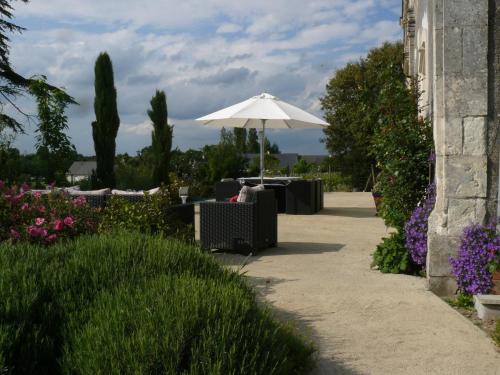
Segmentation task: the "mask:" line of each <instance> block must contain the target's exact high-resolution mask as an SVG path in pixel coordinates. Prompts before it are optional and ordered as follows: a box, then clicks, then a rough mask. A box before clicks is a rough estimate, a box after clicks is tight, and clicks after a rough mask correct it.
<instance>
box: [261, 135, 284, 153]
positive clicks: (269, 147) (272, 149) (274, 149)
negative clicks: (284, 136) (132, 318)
mask: <svg viewBox="0 0 500 375" xmlns="http://www.w3.org/2000/svg"><path fill="white" fill-rule="evenodd" d="M259 150H260V149H259ZM264 151H265V152H266V153H270V154H281V152H280V148H279V147H278V145H277V144H276V143H274V142H273V143H272V144H271V142H270V141H269V139H268V138H267V137H266V138H265V139H264ZM259 152H260V151H259Z"/></svg>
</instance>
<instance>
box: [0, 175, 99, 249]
mask: <svg viewBox="0 0 500 375" xmlns="http://www.w3.org/2000/svg"><path fill="white" fill-rule="evenodd" d="M0 223H1V224H2V225H1V226H0V241H7V240H10V241H12V242H17V241H29V242H34V243H41V244H45V245H50V244H52V243H54V242H56V241H58V240H61V239H64V238H73V237H76V236H78V235H80V234H84V233H94V232H96V231H97V227H98V216H97V211H96V210H95V209H93V208H91V207H90V206H89V205H88V204H87V203H86V201H85V197H83V196H82V197H71V196H69V195H67V194H65V193H62V192H55V191H54V192H51V193H50V194H44V195H42V194H40V193H38V192H30V191H29V187H28V186H27V185H23V186H20V187H17V186H11V187H8V186H6V185H5V184H4V183H3V182H2V181H0Z"/></svg>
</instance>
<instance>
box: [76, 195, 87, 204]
mask: <svg viewBox="0 0 500 375" xmlns="http://www.w3.org/2000/svg"><path fill="white" fill-rule="evenodd" d="M85 203H87V199H85V197H84V196H83V195H80V196H79V197H76V198H74V199H73V205H74V206H77V207H78V206H83V205H84V204H85Z"/></svg>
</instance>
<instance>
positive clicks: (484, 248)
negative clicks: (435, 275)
mask: <svg viewBox="0 0 500 375" xmlns="http://www.w3.org/2000/svg"><path fill="white" fill-rule="evenodd" d="M499 254H500V236H498V235H497V234H496V223H493V224H491V225H488V226H482V225H478V224H474V225H469V226H468V227H466V228H465V229H464V233H463V236H462V240H461V243H460V248H459V250H458V254H457V257H456V258H450V264H451V268H452V272H453V275H454V276H455V278H456V280H457V284H458V288H459V289H460V291H461V292H463V293H468V294H485V293H488V292H489V291H490V289H491V287H492V278H491V273H490V272H489V270H488V264H489V263H490V262H492V261H493V260H494V259H495V257H496V256H498V255H499Z"/></svg>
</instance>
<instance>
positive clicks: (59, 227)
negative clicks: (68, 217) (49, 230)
mask: <svg viewBox="0 0 500 375" xmlns="http://www.w3.org/2000/svg"><path fill="white" fill-rule="evenodd" d="M63 228H64V223H63V221H62V220H59V219H57V220H56V221H54V230H57V231H60V230H63Z"/></svg>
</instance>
